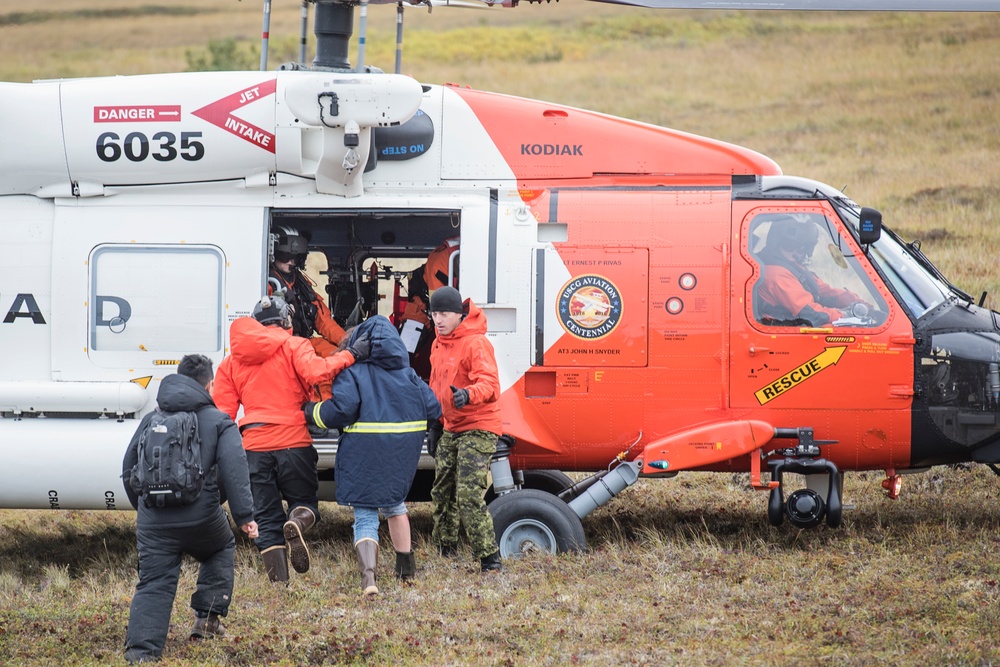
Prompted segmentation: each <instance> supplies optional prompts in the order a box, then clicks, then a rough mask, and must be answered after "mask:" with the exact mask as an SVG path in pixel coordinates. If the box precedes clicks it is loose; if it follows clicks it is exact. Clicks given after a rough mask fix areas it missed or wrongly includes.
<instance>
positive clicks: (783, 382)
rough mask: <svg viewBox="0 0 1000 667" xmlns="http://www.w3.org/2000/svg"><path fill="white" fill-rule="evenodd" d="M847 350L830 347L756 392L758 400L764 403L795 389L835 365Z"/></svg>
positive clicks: (842, 347) (841, 347)
mask: <svg viewBox="0 0 1000 667" xmlns="http://www.w3.org/2000/svg"><path fill="white" fill-rule="evenodd" d="M846 351H847V346H846V345H844V346H839V347H828V348H826V349H825V350H823V351H822V352H820V353H819V354H817V355H816V356H815V357H813V358H812V359H810V360H809V361H807V362H806V363H804V364H802V365H801V366H799V367H798V368H796V369H795V370H793V371H791V372H789V373H785V374H784V375H782V376H781V377H780V378H778V379H777V380H775V381H774V382H772V383H771V384H769V385H767V386H766V387H764V388H763V389H759V390H757V391H755V392H754V396H756V397H757V402H758V403H760V404H761V405H764V404H765V403H767V402H768V401H771V400H774V399H775V398H777V397H778V396H780V395H781V394H783V393H785V392H786V391H788V390H789V389H794V388H795V387H797V386H799V385H800V384H802V383H803V382H805V381H806V380H808V379H809V378H811V377H814V376H815V375H816V374H817V373H819V372H820V371H821V370H823V369H824V368H826V367H827V366H833V365H834V364H836V363H837V362H838V361H840V358H841V357H842V356H844V352H846Z"/></svg>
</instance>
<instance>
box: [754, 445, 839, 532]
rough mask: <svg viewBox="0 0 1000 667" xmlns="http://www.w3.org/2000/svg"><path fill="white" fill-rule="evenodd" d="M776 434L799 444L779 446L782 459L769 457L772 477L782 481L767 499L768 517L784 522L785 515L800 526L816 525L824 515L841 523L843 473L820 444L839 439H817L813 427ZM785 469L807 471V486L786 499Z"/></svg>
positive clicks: (828, 520) (835, 523)
mask: <svg viewBox="0 0 1000 667" xmlns="http://www.w3.org/2000/svg"><path fill="white" fill-rule="evenodd" d="M775 437H776V438H795V439H797V440H798V445H797V446H795V447H793V448H789V449H782V450H777V451H776V452H773V453H777V454H780V455H781V456H783V458H781V459H777V460H773V461H768V462H767V465H768V467H770V468H771V480H772V481H776V482H777V483H778V484H777V486H776V487H774V488H772V489H771V496H770V498H769V499H768V503H767V519H768V521H769V522H770V523H771V525H772V526H780V525H781V523H782V522H783V521H784V519H785V517H786V516H787V517H788V520H789V521H790V522H791V523H792V525H793V526H795V527H796V528H814V527H816V526H818V525H819V524H820V523H821V522H822V521H823V519H824V518H825V519H826V525H828V526H829V527H830V528H836V527H838V526H839V525H840V522H841V519H842V518H843V512H844V505H843V502H842V500H841V494H842V490H843V477H842V475H841V474H840V471H839V470H838V469H837V466H836V465H835V464H834V463H833V462H832V461H827V460H826V459H824V458H820V450H819V446H820V445H832V444H834V443H836V440H821V441H816V440H814V439H813V430H812V429H811V428H805V427H801V428H794V429H789V428H779V429H775ZM785 472H791V473H798V474H800V475H805V476H806V480H807V487H806V488H804V489H797V490H796V491H793V492H792V493H791V494H789V496H788V499H787V500H786V499H785V493H784V484H783V479H782V475H783V473H785Z"/></svg>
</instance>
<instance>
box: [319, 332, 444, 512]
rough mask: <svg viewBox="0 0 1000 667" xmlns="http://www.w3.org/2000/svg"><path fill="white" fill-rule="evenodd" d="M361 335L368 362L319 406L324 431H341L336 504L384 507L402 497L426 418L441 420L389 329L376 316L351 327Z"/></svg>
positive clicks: (346, 374)
mask: <svg viewBox="0 0 1000 667" xmlns="http://www.w3.org/2000/svg"><path fill="white" fill-rule="evenodd" d="M361 336H368V338H369V339H370V340H371V344H372V351H371V356H370V357H369V358H368V359H365V360H363V361H360V362H358V363H356V364H354V365H353V366H351V367H350V368H348V369H346V370H344V371H341V373H340V375H338V376H337V379H336V380H334V382H333V398H332V399H330V400H328V401H324V402H323V403H322V404H321V405H320V409H319V413H320V418H321V420H322V421H323V423H324V425H325V426H327V427H336V428H340V429H343V433H342V434H341V436H340V443H339V445H338V447H337V464H336V469H335V476H336V479H337V502H338V503H340V504H341V505H352V506H357V507H370V508H376V507H391V506H392V505H396V504H398V503H401V502H403V500H405V499H406V495H407V493H409V491H410V485H411V484H413V477H414V475H416V472H417V463H418V462H419V461H420V449H421V447H423V444H424V434H425V432H426V430H427V420H428V419H437V418H439V417H440V416H441V406H440V405H439V404H438V401H437V399H436V398H435V397H434V393H433V392H432V391H431V390H430V387H428V386H427V383H425V382H424V381H423V380H421V379H420V378H419V377H418V376H417V374H416V373H415V372H414V370H413V369H412V368H410V365H409V363H410V362H409V356H408V355H407V352H406V347H405V346H404V345H403V341H402V340H401V339H400V338H399V334H398V333H396V329H395V327H393V326H392V324H391V323H390V322H389V320H387V319H386V318H385V317H382V316H381V315H375V316H373V317H370V318H368V319H367V320H365V321H364V322H362V323H361V324H359V325H358V326H357V328H355V329H354V332H353V333H352V334H351V342H352V343H353V342H354V341H355V340H357V339H358V338H360V337H361Z"/></svg>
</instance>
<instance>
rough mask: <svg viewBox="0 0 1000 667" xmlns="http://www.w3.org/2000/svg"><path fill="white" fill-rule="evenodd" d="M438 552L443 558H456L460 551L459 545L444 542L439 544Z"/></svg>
mask: <svg viewBox="0 0 1000 667" xmlns="http://www.w3.org/2000/svg"><path fill="white" fill-rule="evenodd" d="M438 553H439V554H440V555H441V556H442V557H443V558H454V557H455V555H456V554H457V553H458V546H456V545H454V544H442V545H440V546H438Z"/></svg>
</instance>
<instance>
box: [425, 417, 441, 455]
mask: <svg viewBox="0 0 1000 667" xmlns="http://www.w3.org/2000/svg"><path fill="white" fill-rule="evenodd" d="M442 433H444V424H442V423H441V420H440V419H428V420H427V453H428V454H430V455H431V456H434V455H435V454H437V450H438V440H440V439H441V434H442Z"/></svg>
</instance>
